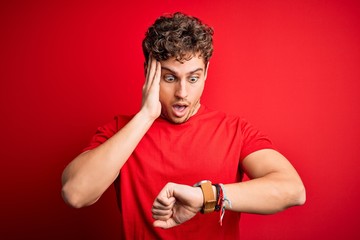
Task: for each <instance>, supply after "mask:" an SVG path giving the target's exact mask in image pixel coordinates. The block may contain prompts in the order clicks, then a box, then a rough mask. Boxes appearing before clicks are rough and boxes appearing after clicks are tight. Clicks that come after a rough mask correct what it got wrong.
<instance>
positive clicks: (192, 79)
mask: <svg viewBox="0 0 360 240" xmlns="http://www.w3.org/2000/svg"><path fill="white" fill-rule="evenodd" d="M197 80H199V77H197V76H192V77H190V78H189V82H191V83H195V82H197Z"/></svg>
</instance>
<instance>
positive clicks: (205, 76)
mask: <svg viewBox="0 0 360 240" xmlns="http://www.w3.org/2000/svg"><path fill="white" fill-rule="evenodd" d="M209 65H210V62H207V64H206V66H205V73H204V80H206V78H207V74H208V70H209Z"/></svg>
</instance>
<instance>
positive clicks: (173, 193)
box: [151, 183, 203, 229]
mask: <svg viewBox="0 0 360 240" xmlns="http://www.w3.org/2000/svg"><path fill="white" fill-rule="evenodd" d="M202 205H203V193H202V191H201V189H200V188H199V187H191V186H187V185H181V184H176V183H168V184H166V185H165V187H164V188H163V189H162V190H161V191H160V193H159V195H158V196H157V197H156V199H155V201H154V204H153V207H152V210H151V211H152V214H153V218H154V219H155V221H154V224H153V225H154V227H161V228H165V229H166V228H171V227H175V226H177V225H180V224H182V223H184V222H186V221H187V220H189V219H191V218H193V217H194V216H195V215H196V214H197V212H199V211H200V209H201V208H202Z"/></svg>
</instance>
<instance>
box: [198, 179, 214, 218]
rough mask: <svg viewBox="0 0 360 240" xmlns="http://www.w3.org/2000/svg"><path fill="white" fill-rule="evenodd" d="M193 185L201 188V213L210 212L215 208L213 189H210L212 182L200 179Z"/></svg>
mask: <svg viewBox="0 0 360 240" xmlns="http://www.w3.org/2000/svg"><path fill="white" fill-rule="evenodd" d="M194 186H197V187H199V186H200V188H201V190H202V192H203V196H204V205H203V208H202V209H201V213H211V212H213V211H214V210H215V205H216V199H215V196H214V191H213V189H212V183H211V182H210V181H208V180H205V181H201V182H199V183H197V184H195V185H194Z"/></svg>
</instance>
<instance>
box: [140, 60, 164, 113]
mask: <svg viewBox="0 0 360 240" xmlns="http://www.w3.org/2000/svg"><path fill="white" fill-rule="evenodd" d="M146 68H147V71H146V80H145V83H144V86H143V91H142V110H143V111H145V112H146V114H148V115H149V116H150V117H151V118H152V119H156V118H158V117H159V116H160V113H161V104H160V99H159V95H160V77H161V64H160V62H158V61H157V60H156V59H154V58H153V57H152V56H151V55H150V56H149V62H148V64H147V67H146Z"/></svg>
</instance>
